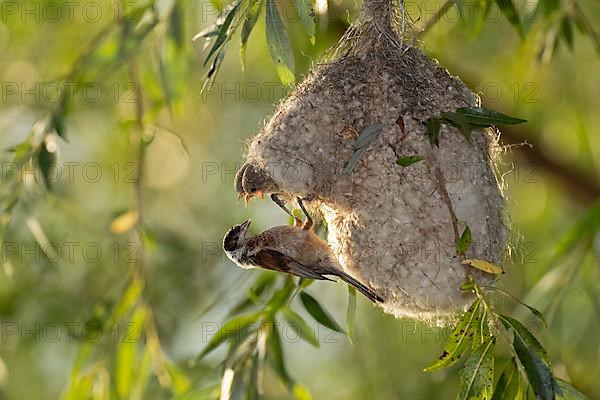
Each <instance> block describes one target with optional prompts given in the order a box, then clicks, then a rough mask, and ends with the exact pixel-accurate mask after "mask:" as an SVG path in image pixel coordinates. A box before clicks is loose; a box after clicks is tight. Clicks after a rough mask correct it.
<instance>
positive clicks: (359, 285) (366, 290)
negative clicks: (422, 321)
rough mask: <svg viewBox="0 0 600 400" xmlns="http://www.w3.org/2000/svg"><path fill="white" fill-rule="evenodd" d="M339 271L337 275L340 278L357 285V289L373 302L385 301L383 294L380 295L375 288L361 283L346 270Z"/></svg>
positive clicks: (354, 285)
mask: <svg viewBox="0 0 600 400" xmlns="http://www.w3.org/2000/svg"><path fill="white" fill-rule="evenodd" d="M338 272H339V273H338V274H337V275H338V276H339V277H340V279H342V280H343V281H344V282H346V283H347V284H349V285H351V286H353V287H355V288H356V290H358V291H359V292H361V293H362V294H363V295H365V296H366V297H367V298H368V299H369V300H371V301H372V302H373V303H383V298H382V297H381V296H379V295H378V294H377V293H376V292H375V290H373V289H371V288H370V287H368V286H365V285H363V284H362V283H360V282H359V281H357V280H356V279H354V278H353V277H351V276H350V275H348V274H347V273H345V272H342V271H338Z"/></svg>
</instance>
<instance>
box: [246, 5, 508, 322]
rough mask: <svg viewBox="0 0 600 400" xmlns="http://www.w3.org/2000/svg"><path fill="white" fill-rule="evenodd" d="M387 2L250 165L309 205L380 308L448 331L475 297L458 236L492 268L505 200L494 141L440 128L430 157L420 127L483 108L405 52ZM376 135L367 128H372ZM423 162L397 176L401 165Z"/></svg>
mask: <svg viewBox="0 0 600 400" xmlns="http://www.w3.org/2000/svg"><path fill="white" fill-rule="evenodd" d="M396 21H397V18H396V17H395V16H394V12H393V11H392V6H391V4H390V3H389V1H387V0H371V1H367V2H366V3H365V6H364V8H363V13H362V17H361V18H360V19H359V22H357V23H356V24H355V25H354V26H353V27H352V28H351V29H350V30H349V32H348V33H347V34H346V35H345V37H344V38H343V39H342V40H341V42H340V44H339V45H338V47H337V48H336V49H334V50H333V51H332V53H331V55H330V60H329V61H327V62H326V63H324V64H320V65H318V66H317V67H316V68H314V70H313V71H312V72H311V74H310V75H309V76H308V77H307V78H306V79H305V81H304V82H303V83H302V84H300V85H299V86H298V87H296V88H295V90H294V91H293V93H292V94H291V95H289V96H288V97H287V98H286V99H285V100H283V101H282V102H281V103H280V104H279V106H278V108H277V111H276V113H275V115H274V116H273V117H272V118H271V120H270V121H269V122H268V123H267V124H266V126H265V127H264V128H263V129H262V130H261V132H260V133H259V134H258V135H256V136H255V137H254V138H253V139H252V141H251V143H250V146H249V149H248V154H247V163H249V164H251V165H252V166H254V168H255V169H256V170H257V171H261V172H262V173H263V174H266V175H267V176H268V177H270V178H271V180H272V181H274V183H275V185H276V186H277V188H278V191H279V192H281V193H284V194H287V195H290V196H306V195H312V196H314V199H315V201H313V202H312V205H314V206H315V207H318V208H319V209H320V211H321V212H322V214H323V217H324V219H325V221H326V222H327V226H328V241H329V244H330V246H331V247H332V248H333V250H334V252H335V253H336V255H337V256H338V258H339V261H340V263H341V265H342V266H343V267H344V268H345V269H346V271H347V272H348V273H349V274H351V275H352V276H354V277H356V278H357V279H359V280H360V281H362V282H364V283H366V284H368V285H370V286H371V287H373V288H374V289H376V290H377V291H378V292H379V293H381V294H382V295H383V297H384V298H385V299H386V301H385V303H384V304H382V307H383V309H384V310H385V311H386V312H388V313H390V314H393V315H395V316H398V317H403V316H409V317H413V318H418V319H421V320H426V321H431V322H433V321H443V320H444V319H445V317H447V316H449V315H452V314H454V313H456V311H458V310H459V309H463V308H464V307H465V306H466V305H467V304H468V303H470V302H471V301H472V297H471V296H470V295H468V294H465V293H464V292H461V290H460V285H461V284H462V283H463V282H465V280H466V279H467V276H468V274H471V275H473V277H474V278H475V279H476V280H478V281H479V282H482V281H483V283H488V282H489V280H490V275H486V274H485V273H483V272H481V271H478V270H475V269H472V268H471V267H468V266H465V265H463V264H462V263H461V259H460V258H459V257H458V256H457V254H456V240H457V237H458V235H460V233H461V232H463V229H464V228H465V227H466V226H467V225H468V226H469V227H470V229H471V231H472V244H471V247H470V248H469V250H468V251H467V252H466V257H467V258H480V259H485V260H488V261H490V262H493V263H499V262H500V261H501V258H502V257H503V255H504V253H505V243H506V237H507V229H506V227H505V224H504V223H503V220H504V218H503V206H504V201H503V197H502V194H501V191H500V188H499V185H498V182H497V180H496V177H495V175H494V173H493V171H492V169H493V167H494V161H493V160H494V154H495V153H496V152H495V149H497V145H496V141H495V139H494V137H493V136H492V133H493V132H491V131H485V130H481V131H476V132H474V133H473V143H472V144H471V143H469V142H467V140H466V139H465V138H464V136H462V135H461V134H460V133H459V131H458V130H457V129H455V128H453V127H450V126H442V129H441V132H440V137H439V147H432V145H431V144H430V143H429V140H428V137H427V134H426V121H427V119H429V118H430V117H434V116H438V115H439V114H440V113H441V112H443V111H454V110H456V109H457V108H459V107H465V106H474V105H478V104H477V103H478V98H477V96H476V95H474V94H473V93H472V92H470V91H469V90H468V89H467V88H466V87H465V85H464V84H463V83H462V82H461V81H460V80H459V79H457V78H455V77H452V76H450V75H449V74H448V72H447V71H446V70H445V69H443V68H441V67H440V66H439V65H437V64H436V63H435V62H434V61H432V60H430V59H428V58H427V57H426V56H424V55H423V54H422V53H421V52H420V51H419V50H417V49H416V48H414V47H411V46H409V45H407V44H406V43H404V42H403V40H402V39H401V37H402V35H400V34H398V31H399V29H398V27H399V26H401V25H400V23H398V22H396ZM377 125H381V126H382V129H381V130H380V131H379V133H378V135H377V137H376V139H375V140H374V141H373V142H371V143H370V144H369V147H368V150H367V152H366V153H365V154H363V155H362V157H361V158H360V161H359V162H358V164H356V167H355V168H354V170H353V171H352V172H351V173H344V169H345V167H346V166H347V164H348V162H349V160H350V159H351V158H352V155H353V146H354V144H355V142H356V138H357V136H358V135H359V133H360V132H362V131H363V130H364V129H365V128H368V127H374V126H377ZM371 129H372V128H371ZM412 155H421V156H423V157H424V160H422V161H419V162H416V163H414V164H412V165H410V166H408V167H401V166H399V165H397V164H396V160H397V159H399V158H401V157H404V156H412Z"/></svg>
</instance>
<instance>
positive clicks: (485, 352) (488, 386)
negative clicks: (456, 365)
mask: <svg viewBox="0 0 600 400" xmlns="http://www.w3.org/2000/svg"><path fill="white" fill-rule="evenodd" d="M495 343H496V338H495V337H490V338H489V339H488V340H487V341H486V342H485V343H483V344H481V345H480V346H479V347H477V348H476V349H475V350H473V352H472V353H471V355H470V356H469V357H468V358H467V361H466V362H465V365H464V366H463V367H462V368H461V370H460V372H459V376H460V382H461V391H460V394H459V395H458V399H460V400H470V399H471V398H473V397H475V398H477V399H482V400H489V399H491V397H492V394H493V392H494V345H495Z"/></svg>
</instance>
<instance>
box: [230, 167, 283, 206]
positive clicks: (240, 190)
mask: <svg viewBox="0 0 600 400" xmlns="http://www.w3.org/2000/svg"><path fill="white" fill-rule="evenodd" d="M235 190H236V192H237V195H238V200H239V199H241V198H242V197H243V198H244V200H245V202H246V204H248V201H250V199H252V198H253V197H256V196H258V197H260V198H263V197H264V195H265V194H271V193H277V192H278V190H279V188H278V186H277V184H276V183H275V181H274V180H273V178H271V177H270V176H269V175H268V173H267V171H265V170H263V169H259V168H257V167H256V166H254V165H252V164H250V163H245V164H244V165H242V168H240V170H239V171H238V172H237V174H236V175H235Z"/></svg>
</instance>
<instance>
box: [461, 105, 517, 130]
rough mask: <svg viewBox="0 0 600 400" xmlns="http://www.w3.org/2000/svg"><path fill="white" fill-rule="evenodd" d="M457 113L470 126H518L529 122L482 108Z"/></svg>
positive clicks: (466, 109) (464, 108) (465, 109)
mask: <svg viewBox="0 0 600 400" xmlns="http://www.w3.org/2000/svg"><path fill="white" fill-rule="evenodd" d="M456 112H457V113H460V114H462V115H463V116H464V117H465V119H466V120H467V122H469V123H470V124H473V125H479V126H486V127H489V126H492V125H516V124H522V123H524V122H527V120H524V119H520V118H515V117H511V116H508V115H506V114H502V113H500V112H498V111H494V110H489V109H487V108H481V107H462V108H459V109H458V110H456Z"/></svg>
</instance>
